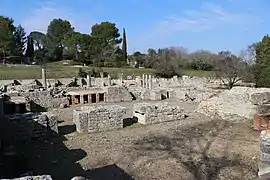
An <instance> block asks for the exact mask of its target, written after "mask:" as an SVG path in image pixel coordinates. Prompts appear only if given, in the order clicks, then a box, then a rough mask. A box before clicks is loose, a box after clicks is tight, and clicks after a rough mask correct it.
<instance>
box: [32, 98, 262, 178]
mask: <svg viewBox="0 0 270 180" xmlns="http://www.w3.org/2000/svg"><path fill="white" fill-rule="evenodd" d="M121 105H123V106H126V107H127V108H131V106H132V104H129V103H122V104H121ZM179 105H180V106H183V107H185V109H186V113H187V115H189V117H187V118H186V119H184V120H181V121H174V122H167V123H162V124H155V125H147V126H144V125H139V124H133V125H131V126H128V127H125V128H124V129H122V130H117V131H110V132H103V133H93V134H78V133H77V132H75V126H74V125H73V123H72V109H71V108H67V109H61V110H55V112H57V113H58V114H59V116H60V117H61V120H60V124H59V131H60V136H59V137H56V138H54V139H53V140H48V141H45V142H44V141H42V142H38V141H37V142H35V143H33V144H32V145H28V146H27V147H28V148H27V153H28V154H29V158H30V160H29V163H28V164H29V168H30V169H31V170H32V171H33V172H34V173H36V174H51V175H52V176H53V178H54V179H56V180H65V179H71V178H72V177H74V176H78V175H81V176H84V177H88V178H91V179H92V180H99V179H102V180H126V179H127V180H128V179H136V180H137V179H140V180H148V179H149V180H150V179H151V180H152V179H157V180H167V179H168V180H181V179H184V180H189V179H191V180H192V179H200V180H211V179H224V180H225V179H226V180H228V179H243V180H249V179H250V180H254V179H256V177H257V171H258V166H257V164H258V160H259V133H258V132H255V131H253V130H252V129H251V125H250V122H248V121H247V122H243V123H241V124H240V123H238V124H232V123H230V122H227V121H221V120H218V119H214V120H213V119H210V118H207V117H205V116H203V115H199V114H196V113H193V110H194V108H195V107H196V104H192V103H184V102H182V103H179Z"/></svg>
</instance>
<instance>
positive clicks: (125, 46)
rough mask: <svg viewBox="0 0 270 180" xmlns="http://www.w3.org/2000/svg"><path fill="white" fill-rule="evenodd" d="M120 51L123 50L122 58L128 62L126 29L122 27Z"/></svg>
mask: <svg viewBox="0 0 270 180" xmlns="http://www.w3.org/2000/svg"><path fill="white" fill-rule="evenodd" d="M122 52H123V60H124V61H126V62H127V64H129V63H128V59H127V37H126V30H125V28H124V29H123V43H122Z"/></svg>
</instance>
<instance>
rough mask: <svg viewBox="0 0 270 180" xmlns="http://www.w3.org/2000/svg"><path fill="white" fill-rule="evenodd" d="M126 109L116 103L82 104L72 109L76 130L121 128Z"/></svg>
mask: <svg viewBox="0 0 270 180" xmlns="http://www.w3.org/2000/svg"><path fill="white" fill-rule="evenodd" d="M126 116H127V109H126V108H124V107H121V106H118V105H111V106H109V105H108V106H99V107H96V106H84V107H81V109H79V110H73V122H74V124H75V125H76V129H77V131H78V132H80V133H81V132H101V131H108V130H115V129H121V128H123V119H125V118H126Z"/></svg>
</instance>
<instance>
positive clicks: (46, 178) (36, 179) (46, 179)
mask: <svg viewBox="0 0 270 180" xmlns="http://www.w3.org/2000/svg"><path fill="white" fill-rule="evenodd" d="M2 180H52V177H51V176H50V175H42V176H25V177H20V178H15V179H2Z"/></svg>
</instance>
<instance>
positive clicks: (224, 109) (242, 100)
mask: <svg viewBox="0 0 270 180" xmlns="http://www.w3.org/2000/svg"><path fill="white" fill-rule="evenodd" d="M264 92H270V89H268V88H249V87H234V88H232V89H231V90H226V91H224V92H222V93H220V94H218V95H217V96H214V97H212V98H210V99H207V100H204V101H202V102H201V103H200V104H199V106H198V108H197V110H196V111H197V112H199V113H202V114H205V115H207V116H210V117H220V118H222V119H225V120H230V121H237V120H243V119H253V117H254V114H256V111H257V105H255V104H254V102H252V101H254V100H252V99H253V98H252V97H253V96H254V95H255V94H258V93H259V96H260V94H262V93H264Z"/></svg>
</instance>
